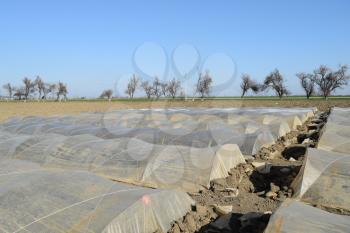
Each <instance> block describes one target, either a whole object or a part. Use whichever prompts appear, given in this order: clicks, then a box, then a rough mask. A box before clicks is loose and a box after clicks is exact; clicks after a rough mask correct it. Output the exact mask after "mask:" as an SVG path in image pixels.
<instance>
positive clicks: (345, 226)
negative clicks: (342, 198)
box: [264, 199, 350, 233]
mask: <svg viewBox="0 0 350 233" xmlns="http://www.w3.org/2000/svg"><path fill="white" fill-rule="evenodd" d="M348 232H350V217H349V216H343V215H337V214H332V213H329V212H327V211H324V210H321V209H318V208H315V207H312V206H309V205H307V204H305V203H302V202H298V201H295V200H292V199H287V200H286V201H284V202H283V203H282V205H281V206H280V207H279V208H278V209H277V210H276V212H275V213H274V214H273V215H272V216H271V218H270V221H269V223H268V226H267V228H266V229H265V231H264V233H348Z"/></svg>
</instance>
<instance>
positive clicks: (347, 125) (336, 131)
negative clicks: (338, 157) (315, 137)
mask: <svg viewBox="0 0 350 233" xmlns="http://www.w3.org/2000/svg"><path fill="white" fill-rule="evenodd" d="M318 148H320V149H323V150H329V151H336V152H341V153H349V151H350V108H334V109H333V110H332V112H331V114H330V116H329V117H328V120H327V124H326V126H325V127H324V132H323V134H322V136H321V138H320V141H319V143H318Z"/></svg>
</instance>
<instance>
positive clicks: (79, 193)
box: [0, 160, 193, 233]
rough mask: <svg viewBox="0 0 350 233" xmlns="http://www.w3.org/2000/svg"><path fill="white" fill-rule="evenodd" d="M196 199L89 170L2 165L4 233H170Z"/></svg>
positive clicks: (0, 209)
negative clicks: (126, 182) (114, 178)
mask: <svg viewBox="0 0 350 233" xmlns="http://www.w3.org/2000/svg"><path fill="white" fill-rule="evenodd" d="M192 204H193V200H192V199H191V198H190V197H189V196H188V195H187V194H186V193H183V192H180V191H164V190H155V189H149V188H143V187H137V186H130V185H126V184H122V183H118V182H112V181H110V180H108V179H104V178H102V177H99V176H96V175H93V174H92V173H89V172H85V171H67V170H60V169H42V168H40V167H39V166H38V165H37V164H34V163H31V162H24V161H19V160H6V161H1V162H0V232H4V233H5V232H14V233H17V232H18V233H28V232H32V233H38V232H41V233H62V232H75V233H125V232H134V233H153V232H156V231H160V232H166V231H167V230H169V229H170V227H171V225H170V224H171V223H172V222H173V221H175V220H176V219H179V218H181V217H182V216H184V215H185V214H186V213H187V212H188V211H189V210H190V208H191V205H192Z"/></svg>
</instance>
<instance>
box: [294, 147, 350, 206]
mask: <svg viewBox="0 0 350 233" xmlns="http://www.w3.org/2000/svg"><path fill="white" fill-rule="evenodd" d="M292 187H293V189H294V193H295V195H294V197H296V198H298V199H300V200H302V201H304V202H307V203H311V204H313V205H318V206H323V207H327V208H331V209H343V210H346V211H350V195H349V193H350V155H349V154H341V153H337V152H331V151H325V150H319V149H310V148H309V149H308V151H307V155H306V158H305V160H304V164H303V166H302V168H301V170H300V172H299V174H298V175H297V177H296V179H295V180H294V182H293V183H292Z"/></svg>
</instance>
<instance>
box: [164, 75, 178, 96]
mask: <svg viewBox="0 0 350 233" xmlns="http://www.w3.org/2000/svg"><path fill="white" fill-rule="evenodd" d="M167 89H168V92H169V94H170V96H171V97H172V98H173V99H175V97H176V95H177V93H178V91H179V90H180V89H181V82H180V81H178V80H176V79H175V78H173V79H172V80H170V81H169V83H168V85H167Z"/></svg>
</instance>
